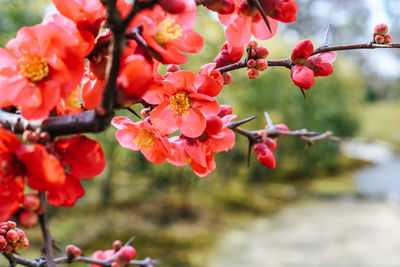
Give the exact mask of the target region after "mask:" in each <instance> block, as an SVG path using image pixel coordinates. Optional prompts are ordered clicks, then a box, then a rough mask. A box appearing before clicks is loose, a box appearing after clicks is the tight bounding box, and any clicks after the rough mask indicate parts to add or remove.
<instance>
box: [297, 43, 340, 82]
mask: <svg viewBox="0 0 400 267" xmlns="http://www.w3.org/2000/svg"><path fill="white" fill-rule="evenodd" d="M313 52H314V46H313V44H312V42H311V41H310V40H302V41H300V42H298V43H297V44H296V46H295V47H294V49H293V52H292V56H291V59H292V62H293V63H294V64H296V65H294V66H293V67H292V68H291V70H290V76H291V77H292V80H293V82H294V84H295V85H297V86H299V87H300V88H303V89H310V88H311V87H312V86H313V85H314V83H315V80H314V77H317V76H328V75H330V74H332V73H333V65H332V63H333V62H334V61H335V59H336V53H334V52H326V53H321V54H318V55H314V56H311V55H312V54H313Z"/></svg>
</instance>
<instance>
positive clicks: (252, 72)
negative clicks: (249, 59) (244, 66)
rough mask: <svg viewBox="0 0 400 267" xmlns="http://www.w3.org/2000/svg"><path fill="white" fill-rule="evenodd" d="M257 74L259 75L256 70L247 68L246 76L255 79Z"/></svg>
mask: <svg viewBox="0 0 400 267" xmlns="http://www.w3.org/2000/svg"><path fill="white" fill-rule="evenodd" d="M258 75H259V73H258V70H256V69H248V70H247V76H248V77H249V78H250V79H252V80H254V79H257V77H258Z"/></svg>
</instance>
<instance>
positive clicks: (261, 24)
mask: <svg viewBox="0 0 400 267" xmlns="http://www.w3.org/2000/svg"><path fill="white" fill-rule="evenodd" d="M235 1H236V9H235V12H233V13H232V14H228V15H222V14H218V17H219V20H220V22H221V23H222V24H223V25H225V26H226V27H227V28H226V30H225V37H226V40H227V41H228V42H229V43H230V44H231V45H233V46H242V45H244V44H246V43H247V42H248V41H249V40H250V38H251V36H252V35H253V36H254V37H255V38H257V39H260V40H267V39H269V38H272V37H273V36H274V35H275V33H276V31H277V29H278V22H277V21H276V20H274V19H273V18H270V17H268V21H269V24H270V26H271V30H272V33H271V32H270V31H269V29H268V27H267V24H266V23H265V21H264V20H263V19H262V17H261V15H260V13H259V12H258V9H257V7H256V6H255V5H253V4H251V3H250V2H248V1H246V0H235Z"/></svg>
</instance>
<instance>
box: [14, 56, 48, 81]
mask: <svg viewBox="0 0 400 267" xmlns="http://www.w3.org/2000/svg"><path fill="white" fill-rule="evenodd" d="M18 70H19V72H20V73H21V74H22V76H24V77H25V78H27V79H29V80H30V81H31V82H32V83H37V82H41V81H43V80H44V79H46V78H47V77H49V72H50V69H49V65H48V64H47V62H46V60H45V59H44V58H42V57H41V56H31V55H28V56H24V57H22V58H20V59H19V60H18Z"/></svg>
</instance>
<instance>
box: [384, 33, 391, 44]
mask: <svg viewBox="0 0 400 267" xmlns="http://www.w3.org/2000/svg"><path fill="white" fill-rule="evenodd" d="M391 43H392V36H391V35H390V34H386V35H385V42H384V44H386V45H388V44H391Z"/></svg>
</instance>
